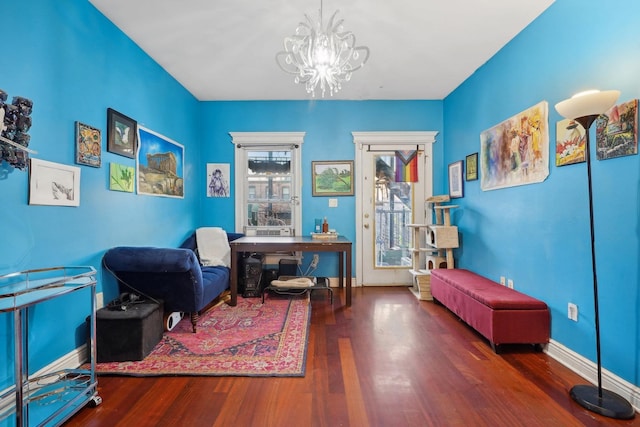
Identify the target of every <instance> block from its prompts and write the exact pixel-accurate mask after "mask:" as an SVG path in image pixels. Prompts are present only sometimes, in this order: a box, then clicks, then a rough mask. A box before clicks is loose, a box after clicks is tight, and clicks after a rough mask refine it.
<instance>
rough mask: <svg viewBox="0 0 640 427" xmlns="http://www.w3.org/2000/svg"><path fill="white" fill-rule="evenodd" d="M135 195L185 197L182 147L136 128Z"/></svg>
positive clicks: (162, 137) (163, 137) (147, 130)
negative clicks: (136, 191) (136, 192)
mask: <svg viewBox="0 0 640 427" xmlns="http://www.w3.org/2000/svg"><path fill="white" fill-rule="evenodd" d="M138 141H139V147H138V158H137V161H136V166H137V168H138V170H137V181H138V194H146V195H149V196H164V197H175V198H181V199H182V198H184V182H183V170H184V146H183V145H181V144H178V143H177V142H175V141H172V140H171V139H169V138H167V137H165V136H162V135H160V134H159V133H156V132H154V131H152V130H150V129H147V128H145V127H142V126H138Z"/></svg>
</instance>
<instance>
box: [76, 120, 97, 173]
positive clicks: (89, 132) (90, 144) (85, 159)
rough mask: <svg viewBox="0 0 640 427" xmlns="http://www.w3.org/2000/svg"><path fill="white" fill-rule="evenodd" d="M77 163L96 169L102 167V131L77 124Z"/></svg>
mask: <svg viewBox="0 0 640 427" xmlns="http://www.w3.org/2000/svg"><path fill="white" fill-rule="evenodd" d="M76 163H77V164H79V165H87V166H93V167H95V168H99V167H100V166H101V165H102V137H101V135H100V129H97V128H94V127H93V126H89V125H85V124H84V123H80V122H76Z"/></svg>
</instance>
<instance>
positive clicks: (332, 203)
mask: <svg viewBox="0 0 640 427" xmlns="http://www.w3.org/2000/svg"><path fill="white" fill-rule="evenodd" d="M329 207H330V208H337V207H338V199H329Z"/></svg>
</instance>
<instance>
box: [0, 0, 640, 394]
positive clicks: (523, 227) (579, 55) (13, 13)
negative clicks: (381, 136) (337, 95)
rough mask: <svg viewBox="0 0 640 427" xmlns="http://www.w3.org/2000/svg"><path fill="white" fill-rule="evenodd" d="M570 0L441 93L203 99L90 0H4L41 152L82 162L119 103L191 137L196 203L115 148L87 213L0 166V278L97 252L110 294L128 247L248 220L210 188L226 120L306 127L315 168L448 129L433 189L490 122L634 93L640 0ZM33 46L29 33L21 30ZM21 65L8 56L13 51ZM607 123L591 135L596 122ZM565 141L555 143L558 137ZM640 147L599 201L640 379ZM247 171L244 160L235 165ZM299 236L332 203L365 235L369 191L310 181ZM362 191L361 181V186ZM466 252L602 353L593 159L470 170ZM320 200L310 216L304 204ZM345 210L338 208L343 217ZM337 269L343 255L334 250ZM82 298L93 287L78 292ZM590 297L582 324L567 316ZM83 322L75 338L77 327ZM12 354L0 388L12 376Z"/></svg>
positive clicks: (44, 348)
mask: <svg viewBox="0 0 640 427" xmlns="http://www.w3.org/2000/svg"><path fill="white" fill-rule="evenodd" d="M607 7H608V13H606V14H603V11H602V10H601V8H602V4H601V2H596V1H594V0H589V1H579V0H556V2H555V4H554V5H553V6H551V8H550V9H549V10H548V11H547V12H545V13H544V14H543V15H542V16H541V17H540V18H539V19H538V20H536V21H535V22H533V23H532V25H530V26H529V27H528V28H527V29H526V30H524V31H523V32H522V33H521V34H520V35H519V36H518V37H516V38H515V39H514V40H513V41H512V42H511V43H510V44H509V45H508V46H506V47H505V48H504V49H503V50H502V51H500V52H499V53H498V54H497V55H496V56H495V57H494V58H492V59H491V60H490V61H488V62H487V63H486V64H485V65H484V66H483V67H481V68H480V69H479V70H478V71H477V72H476V73H475V74H474V75H473V76H471V77H470V78H469V79H468V80H467V81H466V82H464V83H463V84H462V85H461V86H460V87H459V88H458V89H456V90H455V91H454V92H453V93H452V94H451V95H450V96H448V97H447V98H446V99H445V100H444V101H359V102H358V101H349V102H347V101H344V102H343V101H309V102H293V101H290V102H275V101H274V102H262V101H261V102H202V103H201V102H198V101H197V100H195V99H194V98H193V97H192V96H191V95H190V94H189V93H188V92H187V91H186V90H185V89H184V88H182V87H181V86H180V85H179V84H178V83H177V82H176V81H175V80H174V79H172V78H171V77H170V76H169V75H168V74H167V73H166V72H165V71H164V70H162V69H161V68H160V67H159V66H158V65H157V64H156V63H155V62H154V61H152V60H151V59H150V58H148V57H147V56H146V55H145V54H144V53H143V52H142V51H141V50H140V49H139V48H138V47H137V46H136V45H135V44H134V43H132V42H131V40H129V39H128V38H127V37H126V36H124V35H123V34H122V33H121V32H120V31H119V30H118V29H117V28H116V27H115V26H113V25H112V24H111V23H110V22H109V21H108V20H107V19H106V18H104V17H103V16H102V15H101V14H100V13H99V12H97V11H96V10H95V9H94V8H93V7H92V6H91V5H90V4H89V3H88V2H87V1H85V0H69V1H66V2H51V1H47V0H29V1H27V2H12V3H10V2H3V5H2V16H3V18H4V21H5V22H6V23H9V22H10V23H12V25H13V26H14V27H16V28H18V27H19V26H20V27H21V28H24V29H25V31H22V32H21V35H20V37H17V38H16V42H15V43H5V44H4V45H3V57H4V58H5V61H4V66H3V67H2V68H0V88H1V89H3V90H5V91H6V92H8V93H9V95H10V97H13V96H25V97H28V98H31V99H33V101H34V112H33V127H32V128H31V131H30V134H31V141H32V143H31V146H30V147H31V148H33V149H35V150H37V151H38V152H39V153H38V154H37V155H35V156H34V157H36V158H39V159H44V160H49V161H54V162H59V163H63V164H70V165H72V164H74V143H73V140H74V136H73V133H74V122H75V121H81V122H83V123H86V124H89V125H92V126H95V127H98V128H100V129H101V130H102V131H103V141H106V110H107V108H109V107H111V108H114V109H116V110H118V111H120V112H122V113H124V114H126V115H128V116H130V117H132V118H134V119H135V120H137V121H138V122H139V123H141V124H143V125H144V126H145V127H147V128H150V129H152V130H154V131H156V132H158V133H160V134H163V135H165V136H167V137H168V138H171V139H172V140H174V141H177V142H179V143H181V144H183V145H184V146H185V185H186V188H185V198H184V199H171V198H162V197H149V196H139V195H136V194H129V193H120V192H112V191H109V190H108V165H109V163H110V162H117V163H122V164H125V165H130V166H133V165H134V161H133V160H132V159H128V158H125V157H122V156H118V155H115V154H112V153H109V152H107V151H106V148H104V147H103V152H102V156H103V157H102V160H103V165H102V167H101V168H91V167H87V166H80V167H81V169H82V183H81V189H82V193H81V205H80V207H77V208H69V207H48V206H29V205H28V197H27V194H28V179H27V176H28V175H27V173H26V172H23V171H17V170H12V169H10V168H8V167H7V166H6V165H2V166H0V194H2V207H3V209H2V214H0V236H2V238H1V239H2V240H1V241H0V242H1V243H0V274H3V273H8V272H12V271H16V270H24V269H29V268H38V267H47V266H54V265H93V266H95V267H96V268H97V269H98V271H99V274H98V279H99V284H98V288H99V289H98V290H99V291H104V292H105V300H106V301H108V300H110V299H112V298H113V297H114V296H115V295H116V290H115V284H114V283H113V280H112V279H111V278H109V277H103V274H102V271H101V269H100V268H99V266H100V260H101V257H102V254H103V253H104V251H105V250H106V249H108V248H109V247H112V246H116V245H155V246H175V245H177V244H179V243H180V242H181V240H182V239H183V238H184V237H185V236H186V235H187V234H188V233H189V232H191V231H192V230H193V229H194V228H195V227H197V226H200V225H219V226H222V227H224V228H227V229H231V228H234V224H233V215H234V213H235V207H234V200H233V198H229V199H218V198H206V197H205V183H206V179H205V178H204V176H205V165H206V163H208V162H216V163H231V164H233V150H234V148H233V145H232V144H231V139H230V136H229V132H241V131H245V132H246V131H304V132H306V133H307V136H306V138H305V144H304V149H303V166H305V165H310V162H311V160H342V159H347V160H348V159H353V157H354V148H355V147H354V144H353V142H352V138H351V132H352V131H376V130H380V131H383V130H397V131H400V130H435V131H439V132H440V133H439V135H438V142H437V143H436V144H435V146H434V165H435V170H434V192H435V193H436V194H440V193H443V192H445V191H446V190H445V188H446V165H447V164H448V163H451V162H453V161H456V160H460V159H464V157H465V156H466V155H467V154H470V153H474V152H478V151H479V146H480V143H479V135H480V132H482V131H483V130H485V129H487V128H490V127H492V126H493V125H495V124H497V123H499V122H501V121H503V120H505V119H506V118H508V117H511V116H513V115H514V114H516V113H518V112H520V111H522V110H524V109H526V108H528V107H530V106H532V105H534V104H536V103H538V102H539V101H541V100H546V101H548V102H549V113H550V114H549V123H550V139H551V141H554V140H555V122H556V121H557V120H558V119H559V116H558V115H557V113H556V112H555V110H554V109H553V105H554V104H555V103H556V102H558V101H560V100H562V99H564V98H567V97H569V96H570V95H572V94H573V93H575V92H578V91H580V90H582V89H586V88H591V87H598V88H602V89H614V88H615V89H620V90H621V91H622V96H621V101H626V100H630V99H633V98H637V97H638V96H639V93H638V91H639V90H640V85H639V84H638V77H637V76H638V75H639V74H640V73H638V71H640V67H639V65H640V64H639V63H640V55H638V53H639V52H638V50H639V45H638V43H637V40H638V39H640V37H639V36H640V34H638V32H639V29H638V27H639V26H638V24H637V22H636V18H637V17H638V16H640V4H636V2H635V0H620V1H617V2H615V5H608V6H607ZM18 41H19V43H18ZM9 63H10V66H8V64H9ZM592 135H593V133H592ZM551 151H552V152H553V149H552V150H551ZM638 161H639V160H638V156H629V157H623V158H617V159H610V160H606V161H595V160H594V162H593V166H594V171H593V172H594V185H595V187H594V191H595V194H594V197H595V209H596V212H595V213H596V232H597V247H598V271H599V278H600V286H601V288H600V289H601V304H602V305H601V308H602V313H601V314H602V319H601V320H602V338H603V357H604V360H603V361H604V366H605V368H607V369H609V370H611V371H613V372H615V373H616V374H617V375H619V376H621V377H623V378H624V379H626V380H628V381H630V382H632V383H634V384H638V383H639V379H638V348H639V343H638V333H639V331H638V327H637V325H638V323H639V319H638V305H639V295H638V291H637V288H638V280H639V272H638V262H637V261H638V246H639V238H638V228H639V225H638V210H639V206H638V205H639V200H638V198H639V194H638V188H640V186H639V185H638V183H639V181H640V177H639V176H638V174H639V172H638V170H639V168H638ZM232 172H233V171H232ZM303 178H304V180H305V181H304V187H303V208H304V213H303V232H305V233H306V232H308V231H311V229H312V221H313V218H315V217H316V216H318V213H319V212H322V213H323V215H324V214H325V213H326V214H327V215H328V216H329V218H330V219H331V220H332V227H333V225H334V224H335V227H336V228H337V229H339V230H341V232H342V233H343V234H345V235H346V236H347V237H349V238H354V237H355V212H354V210H355V198H353V197H342V198H340V204H339V207H338V208H336V209H328V208H327V199H326V198H320V197H312V196H311V189H310V186H309V184H308V182H309V179H310V172H309V176H307V175H305V176H304V177H303ZM356 191H358V189H357V188H356ZM456 202H457V203H458V204H460V205H461V208H460V209H458V210H456V211H455V213H454V220H455V222H456V223H457V224H458V225H459V226H460V230H461V233H462V247H461V249H460V250H458V251H457V253H456V256H457V258H458V260H459V262H458V264H459V265H460V266H462V267H467V268H470V269H473V270H475V271H477V272H479V273H481V274H484V275H486V276H488V277H491V278H494V279H497V278H498V277H499V276H501V275H504V276H507V277H510V278H512V279H514V282H515V286H516V288H517V289H520V290H522V291H524V292H526V293H529V294H531V295H534V296H536V297H539V298H541V299H543V300H544V301H546V302H547V303H548V304H549V305H550V307H551V309H552V316H553V319H552V337H553V339H554V340H556V341H558V342H560V343H561V344H563V345H565V346H567V347H569V348H571V349H573V350H574V351H576V352H577V353H579V354H581V355H584V356H585V357H589V358H591V359H594V358H595V350H594V348H595V344H594V333H593V308H592V307H593V304H592V290H591V267H590V253H589V228H588V214H587V212H588V211H587V209H588V205H587V203H588V202H587V190H586V171H585V165H584V164H578V165H571V166H565V167H561V168H557V167H555V166H554V161H553V158H552V159H551V162H550V175H549V177H548V178H547V180H546V181H544V182H543V183H541V184H534V185H527V186H520V187H513V188H507V189H502V190H495V191H488V192H482V191H481V190H480V188H479V181H473V182H466V183H465V197H464V198H462V199H458V200H457V201H456ZM308 213H310V214H308ZM332 216H333V217H334V218H332ZM321 266H322V267H323V268H329V269H330V270H329V271H328V272H327V273H326V274H327V275H331V273H332V270H331V267H332V266H331V265H330V263H326V262H321ZM85 296H86V295H80V296H69V297H64V298H62V299H60V300H59V301H53V302H51V303H47V304H44V305H42V306H38V307H37V308H36V309H34V310H32V311H31V312H30V314H29V316H30V320H31V321H32V325H33V328H32V331H31V333H30V335H29V345H30V350H31V352H32V354H34V355H35V356H34V358H33V359H34V360H33V362H32V364H31V368H32V369H31V370H32V371H33V370H36V369H39V368H41V367H42V366H44V365H46V364H47V363H48V362H49V361H51V360H53V359H56V358H58V357H61V356H62V355H64V354H66V353H68V352H69V351H71V350H72V349H74V348H75V347H76V346H77V345H79V344H80V343H81V342H82V341H83V333H84V328H83V321H84V316H85V313H86V311H85V307H86V301H85V298H84V297H85ZM81 297H82V298H81ZM569 301H571V302H574V303H576V304H578V306H579V309H580V319H579V322H578V323H574V322H571V321H569V320H567V319H566V310H567V302H569ZM68 331H73V332H74V333H69V332H68ZM11 335H12V326H11V321H10V318H9V316H8V315H0V359H2V360H11V359H12V358H13V351H12V347H11V345H10V342H11ZM8 365H9V364H0V387H1V386H2V384H3V383H5V382H8V381H9V380H7V379H8V378H10V377H11V369H12V368H11V367H10V366H8Z"/></svg>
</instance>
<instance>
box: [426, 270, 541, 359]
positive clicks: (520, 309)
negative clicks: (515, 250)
mask: <svg viewBox="0 0 640 427" xmlns="http://www.w3.org/2000/svg"><path fill="white" fill-rule="evenodd" d="M430 285H431V295H433V298H434V300H437V301H438V302H440V303H441V304H442V305H444V306H445V307H447V308H448V309H449V310H451V311H452V312H453V313H455V314H456V315H458V317H460V318H461V319H462V320H464V321H465V322H466V323H467V324H469V326H471V327H472V328H474V329H475V330H476V331H478V332H479V333H480V334H482V335H483V336H484V337H485V338H487V339H488V340H489V342H490V343H491V348H492V349H493V351H496V352H497V346H498V345H500V344H534V345H538V346H540V345H542V344H545V343H548V342H549V334H550V324H551V315H550V313H549V308H548V307H547V304H545V303H544V302H543V301H540V300H538V299H535V298H533V297H530V296H528V295H525V294H523V293H522V292H518V291H516V290H514V289H510V288H507V287H506V286H502V285H500V284H498V283H496V282H494V281H492V280H489V279H487V278H485V277H482V276H480V275H478V274H476V273H473V272H471V271H469V270H464V269H434V270H431V280H430Z"/></svg>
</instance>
